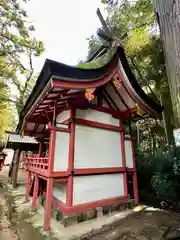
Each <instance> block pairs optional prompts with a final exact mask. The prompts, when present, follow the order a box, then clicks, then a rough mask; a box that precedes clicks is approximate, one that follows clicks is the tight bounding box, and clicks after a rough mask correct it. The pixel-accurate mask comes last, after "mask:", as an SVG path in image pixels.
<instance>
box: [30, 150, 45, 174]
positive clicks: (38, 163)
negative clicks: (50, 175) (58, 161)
mask: <svg viewBox="0 0 180 240" xmlns="http://www.w3.org/2000/svg"><path fill="white" fill-rule="evenodd" d="M26 160H27V168H28V170H30V171H33V170H35V171H41V170H43V171H44V170H48V160H49V157H40V156H39V155H38V154H36V155H35V154H34V155H31V156H28V157H27V158H26Z"/></svg>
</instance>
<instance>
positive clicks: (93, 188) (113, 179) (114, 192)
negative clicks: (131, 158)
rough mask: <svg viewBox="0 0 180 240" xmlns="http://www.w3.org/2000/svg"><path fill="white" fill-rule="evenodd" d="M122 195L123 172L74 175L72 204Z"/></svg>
mask: <svg viewBox="0 0 180 240" xmlns="http://www.w3.org/2000/svg"><path fill="white" fill-rule="evenodd" d="M118 196H124V183H123V174H105V175H91V176H75V177H74V186H73V205H76V204H82V203H87V202H93V201H98V200H102V199H108V198H114V197H118Z"/></svg>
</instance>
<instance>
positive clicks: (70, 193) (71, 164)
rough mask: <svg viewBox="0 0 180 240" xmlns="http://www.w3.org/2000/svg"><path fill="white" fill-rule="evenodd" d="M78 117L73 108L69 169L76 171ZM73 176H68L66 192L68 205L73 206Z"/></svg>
mask: <svg viewBox="0 0 180 240" xmlns="http://www.w3.org/2000/svg"><path fill="white" fill-rule="evenodd" d="M75 118H76V109H74V108H71V118H70V120H71V121H72V122H71V132H70V136H69V160H68V171H69V172H71V173H72V172H73V171H74V146H75V127H76V125H75V122H74V119H75ZM73 180H74V179H73V176H72V175H71V176H69V177H68V184H67V192H66V194H67V195H66V204H67V206H68V207H70V206H72V204H73V182H74V181H73Z"/></svg>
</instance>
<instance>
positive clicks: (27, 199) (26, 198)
mask: <svg viewBox="0 0 180 240" xmlns="http://www.w3.org/2000/svg"><path fill="white" fill-rule="evenodd" d="M30 184H31V173H30V172H29V171H27V182H26V197H25V200H26V202H28V201H29V191H30Z"/></svg>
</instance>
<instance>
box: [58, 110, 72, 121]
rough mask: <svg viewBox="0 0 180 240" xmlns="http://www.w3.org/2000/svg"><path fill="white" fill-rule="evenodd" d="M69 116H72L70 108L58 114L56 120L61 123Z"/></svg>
mask: <svg viewBox="0 0 180 240" xmlns="http://www.w3.org/2000/svg"><path fill="white" fill-rule="evenodd" d="M69 118H70V110H66V111H63V112H62V113H60V114H59V115H58V116H57V118H56V121H57V122H59V123H62V122H64V121H65V120H68V119H69Z"/></svg>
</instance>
